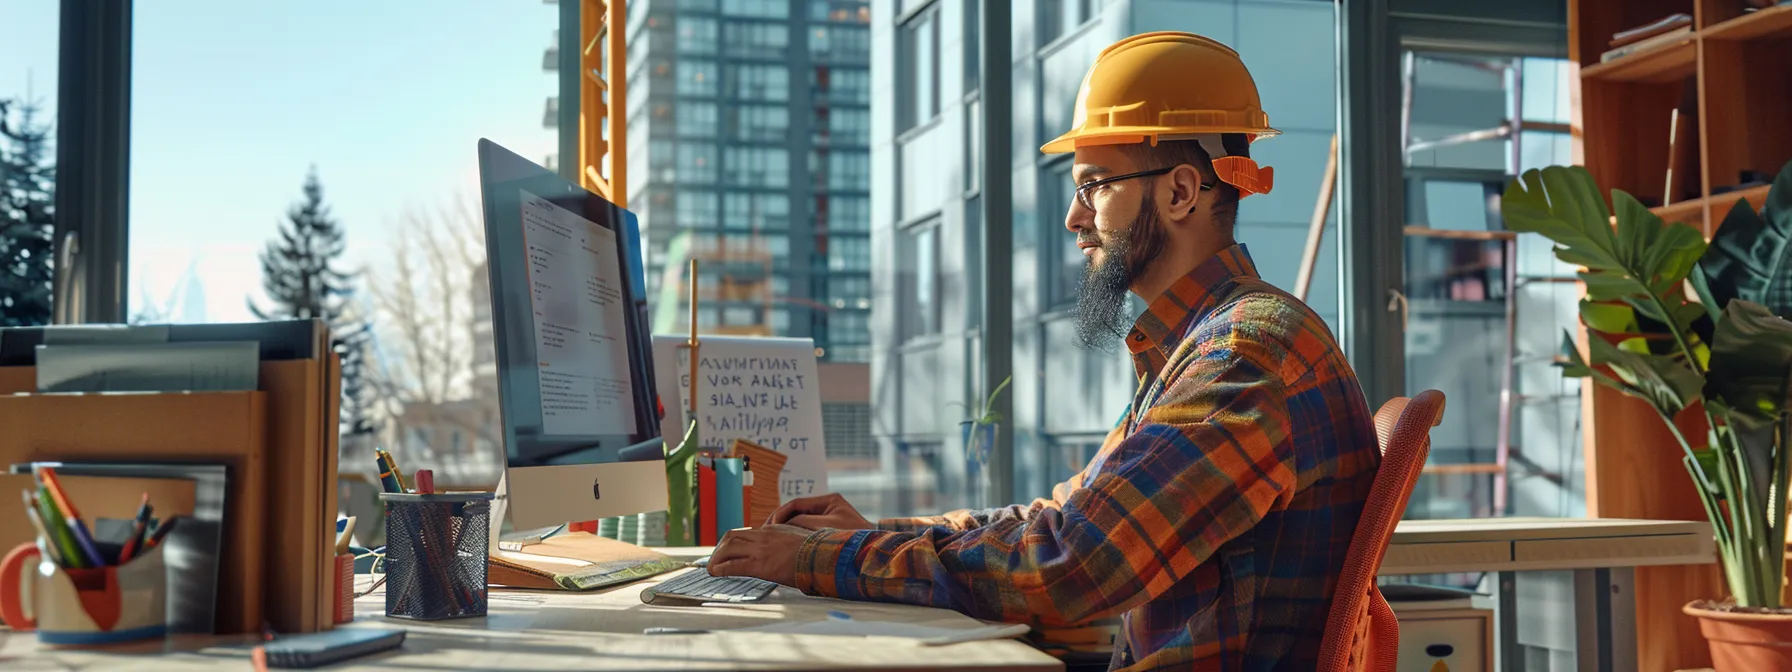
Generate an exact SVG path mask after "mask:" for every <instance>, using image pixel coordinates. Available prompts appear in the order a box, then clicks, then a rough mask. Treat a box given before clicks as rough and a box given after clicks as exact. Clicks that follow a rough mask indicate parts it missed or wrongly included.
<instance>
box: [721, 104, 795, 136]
mask: <svg viewBox="0 0 1792 672" xmlns="http://www.w3.org/2000/svg"><path fill="white" fill-rule="evenodd" d="M789 130H790V110H789V109H786V108H784V107H771V106H767V105H734V106H730V107H729V108H728V135H729V137H732V138H734V139H736V140H756V141H761V142H781V141H783V140H784V139H785V134H786V132H788V131H789Z"/></svg>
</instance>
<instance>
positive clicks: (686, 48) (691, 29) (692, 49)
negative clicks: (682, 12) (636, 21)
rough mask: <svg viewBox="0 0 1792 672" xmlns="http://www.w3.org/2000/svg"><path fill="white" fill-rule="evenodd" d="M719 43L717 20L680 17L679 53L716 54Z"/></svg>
mask: <svg viewBox="0 0 1792 672" xmlns="http://www.w3.org/2000/svg"><path fill="white" fill-rule="evenodd" d="M631 4H633V3H631ZM717 41H718V40H717V39H716V20H715V19H712V18H709V17H705V16H680V17H678V53H681V54H714V53H716V42H717Z"/></svg>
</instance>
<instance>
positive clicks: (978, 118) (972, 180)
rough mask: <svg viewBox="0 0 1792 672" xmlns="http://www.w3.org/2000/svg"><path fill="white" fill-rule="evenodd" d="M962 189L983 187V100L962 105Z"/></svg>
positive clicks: (968, 189)
mask: <svg viewBox="0 0 1792 672" xmlns="http://www.w3.org/2000/svg"><path fill="white" fill-rule="evenodd" d="M964 129H965V131H964V190H965V191H967V192H972V191H978V190H980V189H982V188H983V101H982V99H978V100H973V101H971V102H970V103H968V104H966V105H965V106H964Z"/></svg>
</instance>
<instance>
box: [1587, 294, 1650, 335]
mask: <svg viewBox="0 0 1792 672" xmlns="http://www.w3.org/2000/svg"><path fill="white" fill-rule="evenodd" d="M1580 321H1581V323H1582V324H1585V325H1587V328H1589V329H1593V330H1595V331H1603V332H1605V333H1608V334H1634V333H1637V323H1636V309H1635V308H1631V307H1630V306H1629V305H1626V304H1622V303H1599V302H1596V301H1591V300H1588V299H1581V301H1580Z"/></svg>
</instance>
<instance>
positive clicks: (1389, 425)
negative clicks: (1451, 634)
mask: <svg viewBox="0 0 1792 672" xmlns="http://www.w3.org/2000/svg"><path fill="white" fill-rule="evenodd" d="M1443 418H1444V394H1443V393H1442V392H1439V391H1437V390H1426V391H1424V392H1420V393H1419V395H1418V396H1416V397H1413V398H1412V399H1407V398H1406V397H1395V398H1394V399H1392V400H1390V401H1388V403H1386V404H1383V405H1382V407H1381V410H1379V411H1376V412H1375V434H1376V438H1377V439H1378V440H1379V441H1380V443H1381V466H1380V467H1379V468H1378V469H1377V470H1376V472H1375V483H1374V485H1372V486H1370V489H1369V499H1368V501H1367V503H1365V504H1364V506H1363V515H1362V517H1361V518H1360V519H1358V520H1357V523H1356V533H1355V534H1354V535H1352V536H1351V538H1350V551H1349V552H1348V553H1347V554H1346V555H1345V557H1344V572H1343V573H1342V574H1341V575H1339V577H1338V587H1337V590H1336V591H1334V592H1333V593H1332V610H1331V613H1330V614H1329V615H1328V616H1327V617H1326V621H1325V637H1324V639H1322V640H1321V641H1320V644H1319V666H1318V669H1319V670H1321V671H1322V672H1361V671H1365V670H1368V671H1373V672H1381V671H1383V670H1386V671H1387V672H1393V670H1394V668H1395V665H1396V663H1397V662H1398V661H1397V657H1398V650H1399V648H1400V625H1399V623H1398V622H1396V621H1395V620H1394V610H1393V608H1392V607H1390V606H1388V601H1387V599H1386V598H1384V597H1382V596H1381V590H1380V589H1379V588H1377V587H1376V585H1375V575H1376V573H1377V572H1379V571H1380V570H1381V558H1382V556H1383V555H1386V554H1387V551H1388V541H1389V540H1391V539H1393V537H1394V526H1395V525H1398V524H1399V523H1400V517H1401V515H1402V514H1404V513H1405V512H1406V501H1407V500H1408V499H1409V498H1411V497H1412V490H1413V486H1414V485H1416V484H1417V483H1418V480H1419V470H1421V469H1423V468H1424V467H1425V457H1426V456H1427V455H1429V454H1430V453H1431V428H1432V427H1436V426H1437V425H1438V423H1440V422H1443Z"/></svg>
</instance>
